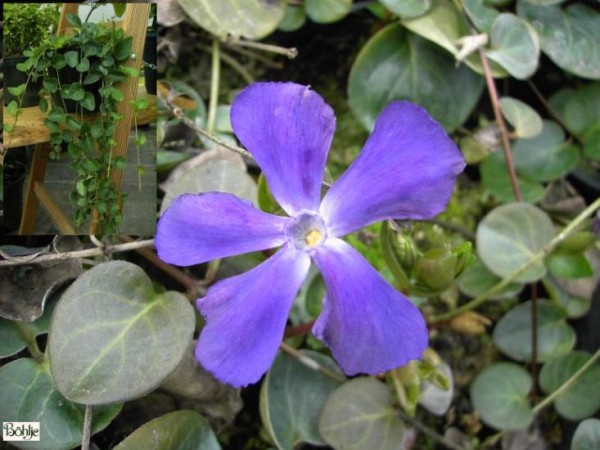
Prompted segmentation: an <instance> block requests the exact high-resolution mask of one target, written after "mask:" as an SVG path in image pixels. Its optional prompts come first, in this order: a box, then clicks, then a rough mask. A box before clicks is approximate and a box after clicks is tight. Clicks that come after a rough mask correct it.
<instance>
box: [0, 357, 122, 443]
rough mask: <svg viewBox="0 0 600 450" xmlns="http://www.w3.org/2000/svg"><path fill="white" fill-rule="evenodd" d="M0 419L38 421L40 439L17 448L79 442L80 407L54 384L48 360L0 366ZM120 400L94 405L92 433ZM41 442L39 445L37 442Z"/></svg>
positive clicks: (100, 427) (113, 412)
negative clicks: (105, 404)
mask: <svg viewBox="0 0 600 450" xmlns="http://www.w3.org/2000/svg"><path fill="white" fill-rule="evenodd" d="M0 386H3V387H5V386H10V387H11V388H10V389H0V420H3V421H7V420H10V421H15V422H39V423H40V428H41V429H40V436H41V441H40V442H39V443H37V442H35V443H34V442H31V443H29V444H27V443H20V444H21V445H19V448H26V449H39V448H43V449H44V450H63V449H68V448H73V447H76V446H78V445H79V444H81V430H82V429H83V416H84V407H83V406H80V405H76V404H74V403H71V402H69V401H67V400H65V398H64V397H63V396H62V395H60V393H59V392H58V391H57V390H56V388H55V387H54V383H53V380H52V377H51V375H50V370H49V369H48V363H47V362H46V361H45V362H43V363H41V364H40V363H37V362H36V361H34V360H33V359H29V358H23V359H18V360H16V361H13V362H11V363H10V364H7V365H5V366H3V367H2V368H0ZM121 406H122V405H121V404H118V405H111V406H101V407H97V408H94V411H93V414H94V420H93V421H92V434H95V433H97V432H99V431H101V430H103V429H104V428H106V427H107V426H108V424H109V423H110V422H111V421H112V420H113V419H114V418H115V417H116V415H117V414H118V413H119V411H120V410H121ZM37 444H42V446H43V447H42V446H40V445H37Z"/></svg>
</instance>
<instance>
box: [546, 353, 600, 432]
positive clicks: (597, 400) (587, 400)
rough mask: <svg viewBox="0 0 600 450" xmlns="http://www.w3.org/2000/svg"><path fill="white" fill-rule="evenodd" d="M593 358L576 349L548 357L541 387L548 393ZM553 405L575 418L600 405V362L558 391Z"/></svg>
mask: <svg viewBox="0 0 600 450" xmlns="http://www.w3.org/2000/svg"><path fill="white" fill-rule="evenodd" d="M590 358H591V355H590V354H589V353H587V352H581V351H576V352H572V353H569V354H568V355H563V356H561V357H558V358H555V359H553V360H551V361H548V362H547V363H546V364H544V366H543V367H542V370H541V371H540V387H541V388H542V390H543V391H544V392H545V393H546V394H550V393H552V392H554V391H555V390H557V389H558V388H559V387H560V386H561V385H562V384H563V383H564V382H565V381H567V380H568V379H569V378H570V377H571V376H572V375H573V374H574V373H575V372H577V370H578V369H579V368H581V366H583V365H584V364H585V363H586V362H587V361H588V360H589V359H590ZM554 408H555V409H556V412H557V413H558V414H560V415H561V416H562V417H564V418H565V419H568V420H572V421H576V420H581V419H585V418H586V417H589V416H591V415H593V414H594V413H595V412H596V411H597V410H598V409H600V364H594V365H592V367H590V368H589V369H587V370H586V371H585V372H584V373H583V374H582V375H581V376H580V377H579V378H577V379H576V380H575V381H574V382H573V384H571V386H569V387H568V388H567V389H566V390H565V391H564V392H562V393H561V394H559V395H558V397H556V399H555V400H554Z"/></svg>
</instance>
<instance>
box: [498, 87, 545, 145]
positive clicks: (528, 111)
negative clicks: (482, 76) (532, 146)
mask: <svg viewBox="0 0 600 450" xmlns="http://www.w3.org/2000/svg"><path fill="white" fill-rule="evenodd" d="M500 110H501V111H502V115H503V116H504V117H505V118H506V120H508V122H509V123H510V124H511V125H512V126H513V127H514V128H515V133H516V134H517V136H518V137H520V138H532V137H534V136H537V135H538V134H540V133H541V132H542V118H541V117H540V115H539V114H538V113H537V111H536V110H535V109H533V108H532V107H531V106H529V105H528V104H527V103H524V102H522V101H521V100H517V99H516V98H511V97H502V98H501V99H500Z"/></svg>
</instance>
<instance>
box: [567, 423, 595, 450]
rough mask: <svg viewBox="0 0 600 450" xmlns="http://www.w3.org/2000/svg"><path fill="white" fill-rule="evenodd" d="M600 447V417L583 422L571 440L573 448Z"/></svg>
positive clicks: (588, 449) (580, 449)
mask: <svg viewBox="0 0 600 450" xmlns="http://www.w3.org/2000/svg"><path fill="white" fill-rule="evenodd" d="M599 448H600V419H586V420H584V421H583V422H581V423H580V424H579V425H578V426H577V429H576V430H575V434H574V435H573V440H572V441H571V450H598V449H599Z"/></svg>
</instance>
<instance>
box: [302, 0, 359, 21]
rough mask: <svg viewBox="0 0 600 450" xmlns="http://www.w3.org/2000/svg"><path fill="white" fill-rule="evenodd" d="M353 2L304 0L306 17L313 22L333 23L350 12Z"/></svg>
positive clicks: (348, 0) (350, 0)
mask: <svg viewBox="0 0 600 450" xmlns="http://www.w3.org/2000/svg"><path fill="white" fill-rule="evenodd" d="M351 7H352V0H304V8H305V9H306V15H307V16H308V17H310V19H311V20H312V21H313V22H317V23H331V22H337V21H338V20H340V19H343V18H344V16H345V15H346V14H348V13H349V12H350V8H351Z"/></svg>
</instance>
